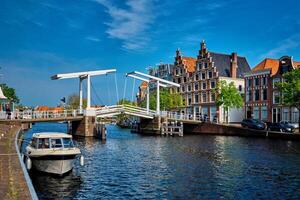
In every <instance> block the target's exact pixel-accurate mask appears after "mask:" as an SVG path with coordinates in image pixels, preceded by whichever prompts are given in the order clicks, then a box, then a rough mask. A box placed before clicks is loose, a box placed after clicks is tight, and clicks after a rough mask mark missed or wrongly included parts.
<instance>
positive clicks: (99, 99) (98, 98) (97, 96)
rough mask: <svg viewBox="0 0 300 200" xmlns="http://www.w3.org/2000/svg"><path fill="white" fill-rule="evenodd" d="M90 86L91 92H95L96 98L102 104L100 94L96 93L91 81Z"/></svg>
mask: <svg viewBox="0 0 300 200" xmlns="http://www.w3.org/2000/svg"><path fill="white" fill-rule="evenodd" d="M91 87H92V90H93V93H94V94H95V96H96V98H97V100H98V101H99V102H100V104H102V105H103V101H102V100H101V98H100V96H99V95H98V93H97V90H96V89H95V87H94V84H93V82H92V81H91Z"/></svg>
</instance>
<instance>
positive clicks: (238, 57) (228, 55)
mask: <svg viewBox="0 0 300 200" xmlns="http://www.w3.org/2000/svg"><path fill="white" fill-rule="evenodd" d="M210 53H213V54H219V55H225V56H231V54H226V53H218V52H213V51H210ZM237 57H238V58H246V56H239V55H238V56H237Z"/></svg>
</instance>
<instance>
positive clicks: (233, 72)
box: [230, 52, 238, 78]
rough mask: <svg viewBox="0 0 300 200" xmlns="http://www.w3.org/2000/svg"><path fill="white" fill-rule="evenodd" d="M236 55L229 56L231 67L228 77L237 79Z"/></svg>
mask: <svg viewBox="0 0 300 200" xmlns="http://www.w3.org/2000/svg"><path fill="white" fill-rule="evenodd" d="M237 68H238V65H237V53H235V52H234V53H232V54H231V65H230V77H231V78H236V77H237Z"/></svg>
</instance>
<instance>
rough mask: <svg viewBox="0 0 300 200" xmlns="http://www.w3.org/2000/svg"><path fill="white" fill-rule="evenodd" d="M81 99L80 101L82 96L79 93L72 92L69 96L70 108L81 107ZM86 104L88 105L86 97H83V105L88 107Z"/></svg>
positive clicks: (68, 103)
mask: <svg viewBox="0 0 300 200" xmlns="http://www.w3.org/2000/svg"><path fill="white" fill-rule="evenodd" d="M79 101H80V97H79V95H78V94H71V95H69V96H68V98H67V106H68V107H69V108H70V109H78V108H79ZM86 105H87V100H86V99H85V98H83V100H82V107H83V108H86Z"/></svg>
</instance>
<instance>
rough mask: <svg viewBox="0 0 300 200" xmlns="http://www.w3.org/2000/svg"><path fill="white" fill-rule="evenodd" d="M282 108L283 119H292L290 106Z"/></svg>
mask: <svg viewBox="0 0 300 200" xmlns="http://www.w3.org/2000/svg"><path fill="white" fill-rule="evenodd" d="M282 110H283V113H282V114H283V115H282V120H284V121H289V120H290V116H289V108H283V109H282Z"/></svg>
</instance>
